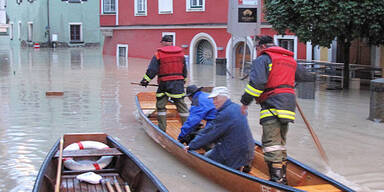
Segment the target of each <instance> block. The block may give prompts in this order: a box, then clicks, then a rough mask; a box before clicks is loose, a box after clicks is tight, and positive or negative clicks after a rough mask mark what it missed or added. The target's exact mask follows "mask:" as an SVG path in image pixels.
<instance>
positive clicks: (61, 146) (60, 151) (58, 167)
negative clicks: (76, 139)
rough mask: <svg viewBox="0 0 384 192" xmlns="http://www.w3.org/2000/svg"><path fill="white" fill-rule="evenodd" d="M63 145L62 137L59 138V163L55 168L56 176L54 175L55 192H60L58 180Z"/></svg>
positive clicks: (59, 177)
mask: <svg viewBox="0 0 384 192" xmlns="http://www.w3.org/2000/svg"><path fill="white" fill-rule="evenodd" d="M63 145H64V139H63V137H61V138H60V149H59V162H58V166H57V174H56V186H55V192H59V191H60V185H61V182H60V179H61V165H62V163H63V162H62V161H63Z"/></svg>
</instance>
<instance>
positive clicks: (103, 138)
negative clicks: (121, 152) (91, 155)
mask: <svg viewBox="0 0 384 192" xmlns="http://www.w3.org/2000/svg"><path fill="white" fill-rule="evenodd" d="M80 141H98V142H101V143H104V144H107V134H105V133H71V134H65V135H64V148H65V147H67V146H68V145H70V144H72V143H76V142H80Z"/></svg>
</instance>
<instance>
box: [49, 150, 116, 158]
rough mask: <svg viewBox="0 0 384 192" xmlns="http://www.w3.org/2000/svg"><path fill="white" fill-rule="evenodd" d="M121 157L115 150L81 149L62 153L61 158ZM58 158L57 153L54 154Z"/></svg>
mask: <svg viewBox="0 0 384 192" xmlns="http://www.w3.org/2000/svg"><path fill="white" fill-rule="evenodd" d="M119 155H123V153H121V152H120V151H119V150H118V149H116V148H108V149H82V150H69V151H63V157H100V156H119ZM58 157H59V153H58V152H57V153H56V154H55V158H58Z"/></svg>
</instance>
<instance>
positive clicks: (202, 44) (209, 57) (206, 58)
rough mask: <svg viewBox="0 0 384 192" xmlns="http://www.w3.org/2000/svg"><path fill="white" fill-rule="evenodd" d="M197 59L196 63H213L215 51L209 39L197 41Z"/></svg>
mask: <svg viewBox="0 0 384 192" xmlns="http://www.w3.org/2000/svg"><path fill="white" fill-rule="evenodd" d="M195 61H196V64H204V65H213V62H214V52H213V46H212V45H211V43H210V42H209V41H207V40H205V39H202V40H200V41H199V42H198V43H197V46H196V60H195Z"/></svg>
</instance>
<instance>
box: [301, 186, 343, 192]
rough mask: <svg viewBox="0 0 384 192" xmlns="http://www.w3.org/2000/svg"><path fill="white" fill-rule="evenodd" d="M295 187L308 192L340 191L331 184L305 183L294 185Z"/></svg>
mask: <svg viewBox="0 0 384 192" xmlns="http://www.w3.org/2000/svg"><path fill="white" fill-rule="evenodd" d="M295 188H296V189H301V190H304V191H309V192H324V191H327V192H341V190H340V189H338V188H336V187H335V186H333V185H331V184H320V185H307V186H299V187H295Z"/></svg>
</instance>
